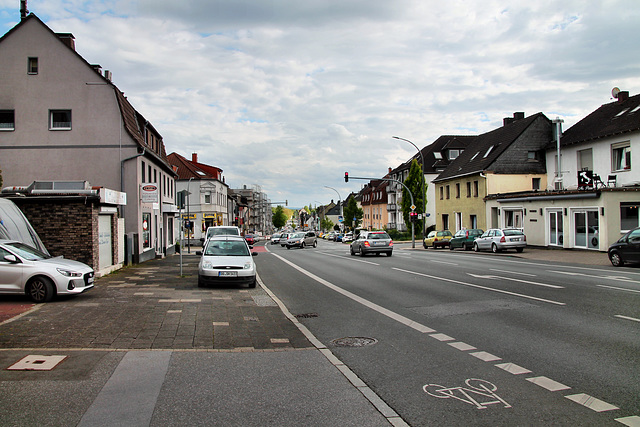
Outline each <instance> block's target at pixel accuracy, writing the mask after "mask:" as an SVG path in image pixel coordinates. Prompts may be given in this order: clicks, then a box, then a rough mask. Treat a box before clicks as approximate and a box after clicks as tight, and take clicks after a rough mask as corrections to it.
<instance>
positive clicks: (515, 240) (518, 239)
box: [511, 237, 520, 242]
mask: <svg viewBox="0 0 640 427" xmlns="http://www.w3.org/2000/svg"><path fill="white" fill-rule="evenodd" d="M511 241H512V242H519V241H520V238H519V237H514V238H513V239H511Z"/></svg>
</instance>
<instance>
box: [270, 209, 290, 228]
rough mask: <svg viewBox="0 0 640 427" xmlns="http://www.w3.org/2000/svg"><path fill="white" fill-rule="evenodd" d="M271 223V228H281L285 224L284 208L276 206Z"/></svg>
mask: <svg viewBox="0 0 640 427" xmlns="http://www.w3.org/2000/svg"><path fill="white" fill-rule="evenodd" d="M271 221H272V222H273V226H274V227H276V228H282V227H284V226H285V225H286V224H287V215H285V213H284V208H283V207H282V206H278V207H277V208H276V209H275V212H274V213H273V217H272V219H271Z"/></svg>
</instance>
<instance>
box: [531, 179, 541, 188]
mask: <svg viewBox="0 0 640 427" xmlns="http://www.w3.org/2000/svg"><path fill="white" fill-rule="evenodd" d="M531 187H532V188H533V189H534V190H539V189H540V178H531Z"/></svg>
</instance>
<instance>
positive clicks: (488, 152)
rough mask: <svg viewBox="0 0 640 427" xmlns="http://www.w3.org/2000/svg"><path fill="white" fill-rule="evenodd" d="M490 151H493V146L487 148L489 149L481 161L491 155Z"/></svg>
mask: <svg viewBox="0 0 640 427" xmlns="http://www.w3.org/2000/svg"><path fill="white" fill-rule="evenodd" d="M492 150H493V145H492V146H491V147H489V149H488V150H487V152H486V153H484V156H483V159H486V158H487V156H488V155H489V154H490V153H491V151H492Z"/></svg>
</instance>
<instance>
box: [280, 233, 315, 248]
mask: <svg viewBox="0 0 640 427" xmlns="http://www.w3.org/2000/svg"><path fill="white" fill-rule="evenodd" d="M305 246H313V247H314V248H315V247H316V246H318V238H317V237H316V233H315V232H314V231H298V232H295V233H293V234H289V237H288V238H287V249H291V248H293V247H298V248H301V249H304V247H305Z"/></svg>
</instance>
